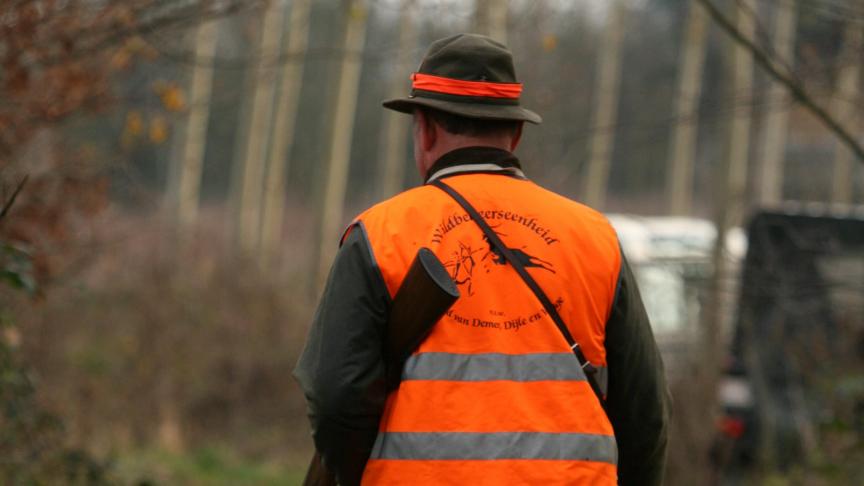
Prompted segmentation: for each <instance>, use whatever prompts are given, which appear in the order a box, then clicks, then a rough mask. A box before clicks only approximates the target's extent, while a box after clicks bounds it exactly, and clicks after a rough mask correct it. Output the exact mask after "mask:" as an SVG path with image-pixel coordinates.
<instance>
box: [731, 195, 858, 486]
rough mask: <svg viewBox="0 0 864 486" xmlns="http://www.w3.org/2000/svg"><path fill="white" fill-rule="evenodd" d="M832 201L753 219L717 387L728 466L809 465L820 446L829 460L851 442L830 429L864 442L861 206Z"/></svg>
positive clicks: (735, 468) (781, 467) (823, 457)
mask: <svg viewBox="0 0 864 486" xmlns="http://www.w3.org/2000/svg"><path fill="white" fill-rule="evenodd" d="M826 209H827V208H821V209H820V210H819V211H813V210H812V208H811V211H808V212H804V211H800V210H793V209H788V210H785V211H779V212H763V213H759V214H757V215H755V216H754V217H753V219H752V220H751V221H750V224H749V226H748V228H747V237H748V242H749V245H748V251H747V255H746V258H745V260H744V263H743V267H742V273H741V289H740V298H739V302H740V305H739V309H738V312H737V316H736V319H735V322H734V328H733V333H734V334H733V339H732V344H731V350H730V356H729V361H728V366H727V369H726V370H725V374H724V377H723V379H722V380H721V383H720V389H719V398H720V402H721V405H722V408H723V413H724V415H723V418H722V421H721V427H720V435H719V439H718V442H717V448H716V451H715V452H716V459H717V461H718V463H719V466H720V467H721V469H723V470H725V471H731V473H730V474H733V475H734V474H739V472H740V471H741V470H747V469H748V468H751V467H754V466H758V467H759V468H760V469H763V470H764V469H768V470H787V469H789V468H790V467H792V466H796V465H797V466H799V467H802V466H803V467H807V464H809V461H810V460H811V459H813V458H814V454H815V453H816V452H817V451H818V454H819V456H820V457H821V459H820V460H823V461H826V460H827V461H828V463H832V458H831V454H834V453H835V452H834V451H835V450H836V449H837V447H840V448H842V447H844V446H843V445H842V444H843V443H845V442H839V443H838V442H837V441H836V440H834V439H829V437H831V436H833V434H838V433H839V434H842V436H843V437H844V438H845V439H844V440H845V441H846V442H850V441H851V442H850V443H852V444H853V445H854V444H858V446H857V447H860V445H861V444H864V211H862V210H860V209H858V210H856V211H851V210H847V211H845V212H843V213H837V212H834V213H831V212H829V211H827V210H826ZM835 439H836V437H835ZM838 444H839V445H838ZM838 457H839V456H838ZM848 461H849V460H848V459H846V458H843V459H838V460H837V463H843V462H848ZM736 471H739V472H736ZM859 484H860V483H859Z"/></svg>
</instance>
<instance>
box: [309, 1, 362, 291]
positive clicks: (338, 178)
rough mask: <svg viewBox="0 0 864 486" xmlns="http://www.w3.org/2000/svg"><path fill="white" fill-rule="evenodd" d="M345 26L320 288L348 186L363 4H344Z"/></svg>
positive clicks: (326, 196) (323, 215) (323, 226)
mask: <svg viewBox="0 0 864 486" xmlns="http://www.w3.org/2000/svg"><path fill="white" fill-rule="evenodd" d="M346 10H347V17H348V20H347V25H346V27H345V37H344V42H343V49H344V54H343V56H342V64H341V66H340V72H339V85H338V89H337V92H336V104H335V110H336V111H335V113H334V116H333V128H332V130H333V131H332V133H331V138H330V154H329V157H328V159H327V164H326V170H325V176H324V182H325V183H324V198H323V204H322V205H321V217H320V221H321V232H320V234H319V238H318V243H319V244H318V248H319V253H320V254H319V258H318V268H317V273H316V278H315V282H316V285H317V287H320V286H321V285H322V284H323V282H324V278H325V277H326V275H327V269H328V268H329V267H330V264H331V262H332V261H333V257H334V255H335V254H336V248H337V243H338V238H339V232H340V230H341V228H342V224H343V221H342V218H343V205H344V204H345V190H346V189H347V185H348V162H349V158H350V155H351V138H352V135H353V131H354V118H355V114H356V111H357V93H358V89H359V84H360V69H361V67H362V52H363V46H364V44H365V39H366V21H367V11H366V7H365V5H364V3H363V1H362V0H350V1H348V2H347V4H346Z"/></svg>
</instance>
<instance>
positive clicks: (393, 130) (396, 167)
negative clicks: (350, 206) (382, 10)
mask: <svg viewBox="0 0 864 486" xmlns="http://www.w3.org/2000/svg"><path fill="white" fill-rule="evenodd" d="M413 6H414V0H403V2H402V11H401V19H400V25H399V48H398V49H399V50H398V53H397V54H396V66H395V72H396V74H395V76H393V78H392V79H391V81H390V88H389V96H388V97H387V98H388V99H390V98H398V97H401V96H404V95H405V91H406V87H407V85H408V82H407V81H408V73H409V70H410V69H411V68H410V67H409V66H410V65H411V62H412V56H411V54H412V51H413V49H414V47H415V46H416V45H417V31H416V28H415V26H414V17H413V15H412V13H413ZM384 116H385V117H386V121H385V123H386V128H385V129H384V137H383V141H382V147H383V151H384V154H383V156H382V157H381V160H382V162H383V163H382V165H381V177H380V179H381V184H380V186H379V190H380V193H379V198H380V199H384V198H387V197H390V196H392V195H394V194H396V193H398V192H399V191H401V190H402V188H403V184H404V182H403V181H404V179H405V162H406V161H405V154H406V149H407V147H408V127H409V126H411V119H410V118H409V117H407V116H405V115H404V114H402V113H396V112H394V111H392V110H387V111H386V113H385V114H384Z"/></svg>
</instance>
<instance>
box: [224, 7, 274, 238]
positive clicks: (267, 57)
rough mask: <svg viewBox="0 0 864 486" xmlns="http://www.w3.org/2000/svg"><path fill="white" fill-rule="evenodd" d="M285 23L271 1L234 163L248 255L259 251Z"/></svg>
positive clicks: (241, 230) (239, 235)
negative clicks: (277, 67)
mask: <svg viewBox="0 0 864 486" xmlns="http://www.w3.org/2000/svg"><path fill="white" fill-rule="evenodd" d="M282 21H283V16H282V11H281V10H280V9H279V7H278V4H277V2H271V3H270V4H269V6H268V7H267V9H266V10H265V11H264V12H263V19H262V28H261V37H260V43H259V48H258V52H257V56H258V62H257V63H256V65H255V66H254V67H253V68H252V73H253V74H252V79H251V80H250V81H249V83H248V84H249V86H250V95H251V98H252V110H251V113H250V115H249V122H248V127H247V130H245V131H244V133H245V137H242V138H241V144H240V145H239V148H240V150H239V151H238V156H237V160H236V161H235V164H236V167H237V168H238V170H237V173H238V174H240V175H241V176H240V177H241V178H240V181H239V194H237V196H238V197H237V199H236V200H235V203H236V204H237V213H236V231H237V233H236V237H237V242H238V243H239V245H240V249H241V250H242V251H243V252H246V253H251V252H253V251H255V250H256V249H257V248H258V241H257V240H258V235H259V231H258V228H259V225H260V222H261V194H262V192H263V191H264V160H265V156H266V153H267V148H268V146H269V141H270V122H271V119H272V115H273V93H274V91H275V88H276V79H275V78H276V69H275V61H276V58H277V57H278V54H277V53H278V52H279V39H280V35H281V32H282Z"/></svg>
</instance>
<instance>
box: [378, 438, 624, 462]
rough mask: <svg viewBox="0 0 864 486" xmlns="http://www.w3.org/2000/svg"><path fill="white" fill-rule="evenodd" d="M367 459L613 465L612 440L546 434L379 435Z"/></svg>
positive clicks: (616, 451)
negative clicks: (516, 460) (527, 461)
mask: <svg viewBox="0 0 864 486" xmlns="http://www.w3.org/2000/svg"><path fill="white" fill-rule="evenodd" d="M371 459H402V460H427V461H435V460H469V461H470V460H475V461H486V460H506V459H546V460H560V461H593V462H605V463H609V464H616V463H617V462H618V448H617V446H616V445H615V437H614V436H611V435H595V434H573V433H564V434H555V433H546V432H492V433H476V432H381V433H379V434H378V438H377V439H376V440H375V447H374V448H373V449H372V455H371Z"/></svg>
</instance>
